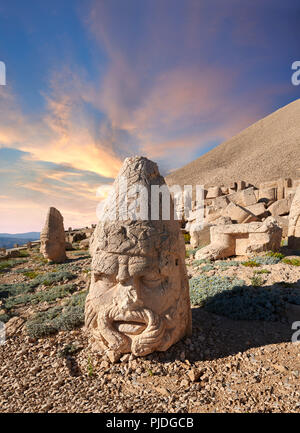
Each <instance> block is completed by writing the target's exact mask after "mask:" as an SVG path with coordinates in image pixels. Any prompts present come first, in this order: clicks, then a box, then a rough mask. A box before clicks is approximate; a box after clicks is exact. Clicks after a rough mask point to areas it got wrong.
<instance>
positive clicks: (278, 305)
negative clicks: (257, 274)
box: [190, 275, 300, 321]
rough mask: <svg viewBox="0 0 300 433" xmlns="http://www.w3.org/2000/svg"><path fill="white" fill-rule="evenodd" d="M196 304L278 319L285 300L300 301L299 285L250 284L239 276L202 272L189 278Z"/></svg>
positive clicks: (235, 315)
mask: <svg viewBox="0 0 300 433" xmlns="http://www.w3.org/2000/svg"><path fill="white" fill-rule="evenodd" d="M190 298H191V303H192V304H193V305H199V306H202V307H203V308H204V309H205V310H206V311H209V312H211V313H215V314H218V315H222V316H226V317H228V318H230V319H234V320H264V321H278V320H280V319H281V318H282V316H283V314H284V312H285V303H286V302H289V303H292V304H297V305H300V295H299V289H297V288H284V289H283V288H280V287H271V288H270V287H251V286H250V287H247V286H245V285H244V281H242V280H238V279H236V278H230V277H221V276H212V277H208V276H205V275H201V276H200V277H195V278H192V279H191V280H190Z"/></svg>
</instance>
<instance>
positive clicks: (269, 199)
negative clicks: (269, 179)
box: [258, 187, 277, 205]
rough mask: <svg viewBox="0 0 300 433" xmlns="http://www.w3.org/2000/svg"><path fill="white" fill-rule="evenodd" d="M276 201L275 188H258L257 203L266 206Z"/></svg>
mask: <svg viewBox="0 0 300 433" xmlns="http://www.w3.org/2000/svg"><path fill="white" fill-rule="evenodd" d="M276 200H277V189H276V188H261V187H260V188H259V190H258V201H259V202H264V203H267V204H268V205H270V204H272V203H274V202H275V201H276Z"/></svg>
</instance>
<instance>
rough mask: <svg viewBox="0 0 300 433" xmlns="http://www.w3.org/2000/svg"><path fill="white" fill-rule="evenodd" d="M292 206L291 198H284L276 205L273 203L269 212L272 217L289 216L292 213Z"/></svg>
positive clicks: (276, 202)
mask: <svg viewBox="0 0 300 433" xmlns="http://www.w3.org/2000/svg"><path fill="white" fill-rule="evenodd" d="M291 204H292V199H291V196H289V197H288V198H282V199H281V200H277V201H275V202H274V203H272V204H271V205H270V206H269V207H268V211H269V212H270V213H271V215H273V216H275V217H276V216H283V215H287V214H288V213H289V211H290V207H291Z"/></svg>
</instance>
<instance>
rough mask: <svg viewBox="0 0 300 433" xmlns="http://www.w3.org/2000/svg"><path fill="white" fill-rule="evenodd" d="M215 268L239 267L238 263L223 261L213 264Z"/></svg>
mask: <svg viewBox="0 0 300 433" xmlns="http://www.w3.org/2000/svg"><path fill="white" fill-rule="evenodd" d="M215 265H216V266H219V267H220V268H225V269H226V268H230V267H231V266H240V262H238V261H235V260H224V261H220V262H216V263H215Z"/></svg>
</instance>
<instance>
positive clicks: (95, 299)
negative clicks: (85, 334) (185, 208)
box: [86, 254, 190, 358]
mask: <svg viewBox="0 0 300 433" xmlns="http://www.w3.org/2000/svg"><path fill="white" fill-rule="evenodd" d="M105 255H106V256H107V257H106V260H109V261H110V262H111V261H112V262H111V263H113V266H112V267H110V269H111V271H109V272H107V271H105V269H103V268H104V267H105V265H104V266H103V267H102V266H100V269H99V270H98V271H94V272H93V274H92V281H91V286H90V292H89V295H88V299H87V303H86V325H87V326H88V327H90V328H91V329H92V333H93V336H94V339H95V345H96V347H97V348H99V349H100V350H101V349H102V351H103V349H107V350H111V351H113V352H114V353H115V355H116V357H117V358H118V357H119V356H120V355H121V354H122V353H128V352H132V353H133V354H135V355H147V354H148V353H151V352H153V351H155V350H160V351H164V350H167V349H168V348H169V347H170V346H171V345H172V344H173V343H174V342H176V341H177V340H178V339H179V338H181V337H182V336H183V335H184V334H185V333H186V329H187V322H188V321H189V320H190V317H189V314H188V312H189V300H187V299H185V298H184V297H183V296H182V295H183V293H182V284H184V281H182V269H181V260H180V257H176V256H175V255H172V254H169V255H167V256H164V255H163V254H162V257H161V258H160V260H153V258H151V257H146V258H145V257H138V256H123V255H120V256H118V255H112V254H109V255H108V254H105ZM103 259H104V262H102V263H105V257H103ZM101 268H102V269H101ZM187 308H188V310H187Z"/></svg>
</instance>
